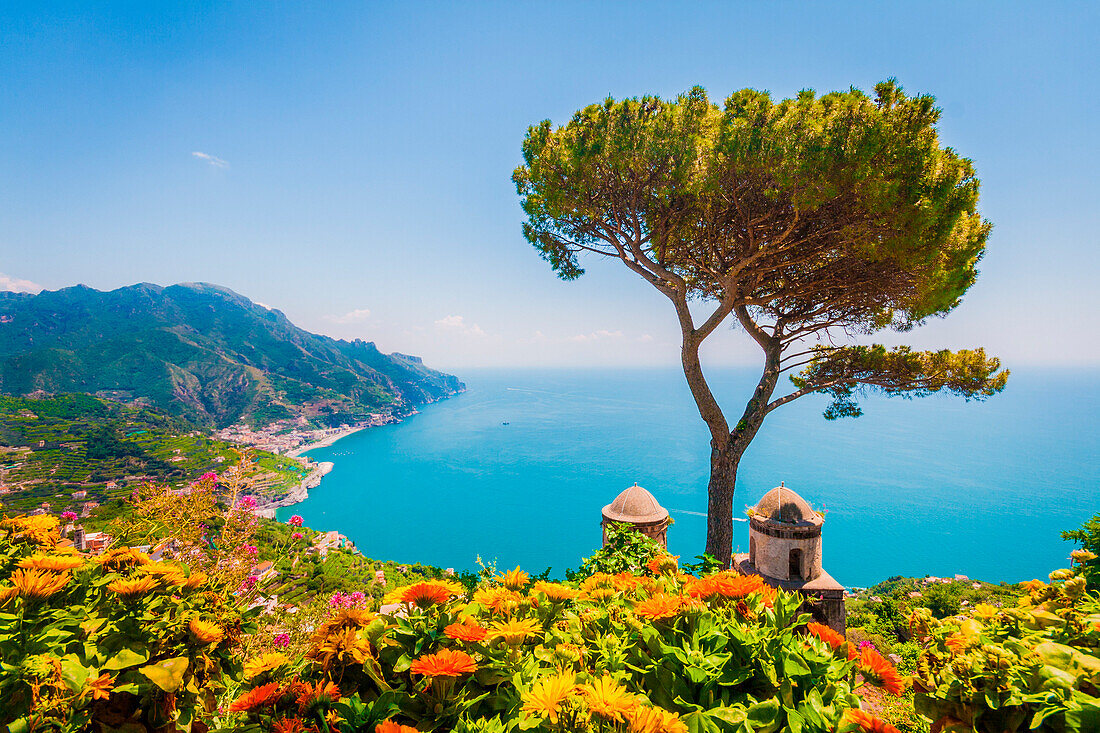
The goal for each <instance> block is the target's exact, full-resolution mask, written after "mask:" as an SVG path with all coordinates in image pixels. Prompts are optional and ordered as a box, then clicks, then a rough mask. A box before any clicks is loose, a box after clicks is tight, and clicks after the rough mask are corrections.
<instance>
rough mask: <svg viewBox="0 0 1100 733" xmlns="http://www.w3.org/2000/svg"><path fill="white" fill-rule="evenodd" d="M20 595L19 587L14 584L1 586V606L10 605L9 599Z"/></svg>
mask: <svg viewBox="0 0 1100 733" xmlns="http://www.w3.org/2000/svg"><path fill="white" fill-rule="evenodd" d="M18 595H19V589H18V588H16V587H15V586H14V585H5V586H0V608H3V607H4V606H6V605H8V601H10V600H11V599H12V598H15V597H16V596H18Z"/></svg>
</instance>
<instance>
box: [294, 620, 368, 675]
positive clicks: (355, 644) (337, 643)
mask: <svg viewBox="0 0 1100 733" xmlns="http://www.w3.org/2000/svg"><path fill="white" fill-rule="evenodd" d="M322 628H323V627H322ZM318 631H321V629H318ZM359 633H360V630H359V629H358V628H356V627H354V626H350V627H337V628H333V629H331V630H330V631H328V633H326V634H324V635H323V636H319V635H318V634H317V633H316V632H314V635H313V639H312V640H311V641H312V644H313V646H312V647H311V648H310V650H309V652H308V653H307V654H306V658H307V659H311V660H313V661H314V662H317V663H318V664H320V665H321V668H322V669H324V670H325V671H326V672H327V671H328V670H329V668H330V667H331V666H332V665H333V663H339V664H342V665H348V664H364V663H365V662H366V661H367V660H368V659H370V658H371V650H370V643H369V642H367V640H366V639H363V638H360V636H359Z"/></svg>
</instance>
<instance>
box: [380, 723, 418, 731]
mask: <svg viewBox="0 0 1100 733" xmlns="http://www.w3.org/2000/svg"><path fill="white" fill-rule="evenodd" d="M374 733H420V731H418V730H417V729H416V728H413V727H412V726H408V725H401V724H400V723H395V722H393V721H392V720H383V721H382V722H381V723H379V724H378V725H376V726H374Z"/></svg>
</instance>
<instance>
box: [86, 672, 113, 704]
mask: <svg viewBox="0 0 1100 733" xmlns="http://www.w3.org/2000/svg"><path fill="white" fill-rule="evenodd" d="M114 686H115V681H114V680H113V679H111V675H109V674H107V673H106V672H104V673H103V674H101V675H99V677H97V678H96V679H94V680H90V681H88V682H85V683H84V692H83V694H84V695H88V694H91V696H92V700H106V699H108V698H109V697H111V688H112V687H114Z"/></svg>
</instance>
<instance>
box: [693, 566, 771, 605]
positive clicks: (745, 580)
mask: <svg viewBox="0 0 1100 733" xmlns="http://www.w3.org/2000/svg"><path fill="white" fill-rule="evenodd" d="M767 587H768V585H767V583H765V582H764V579H763V578H761V577H760V576H759V575H738V574H737V573H733V572H730V571H726V572H721V573H715V574H714V575H708V576H706V577H705V578H697V579H695V580H692V581H691V582H689V583H688V584H687V592H688V594H690V595H691V596H692V597H693V598H717V597H721V598H744V597H745V596H747V595H749V594H750V593H759V592H762V591H764V589H765V588H767ZM766 600H767V599H766Z"/></svg>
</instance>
